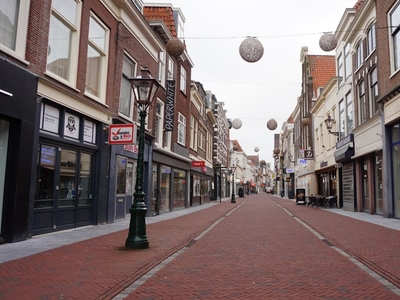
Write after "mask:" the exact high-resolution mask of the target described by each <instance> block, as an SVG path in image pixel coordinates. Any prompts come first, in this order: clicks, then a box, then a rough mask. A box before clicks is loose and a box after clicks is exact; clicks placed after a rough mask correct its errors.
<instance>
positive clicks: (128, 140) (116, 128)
mask: <svg viewBox="0 0 400 300" xmlns="http://www.w3.org/2000/svg"><path fill="white" fill-rule="evenodd" d="M135 139H136V130H135V125H134V124H112V125H110V127H109V128H108V143H109V144H110V145H121V144H122V145H125V144H127V145H129V144H133V142H134V141H135Z"/></svg>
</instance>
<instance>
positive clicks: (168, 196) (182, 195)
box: [149, 147, 191, 216]
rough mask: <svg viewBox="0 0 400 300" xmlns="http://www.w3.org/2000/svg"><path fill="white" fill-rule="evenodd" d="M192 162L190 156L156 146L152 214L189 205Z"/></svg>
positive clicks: (153, 168) (154, 152) (153, 163)
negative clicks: (183, 155)
mask: <svg viewBox="0 0 400 300" xmlns="http://www.w3.org/2000/svg"><path fill="white" fill-rule="evenodd" d="M190 164H191V160H190V159H189V158H186V157H182V156H181V155H177V154H175V153H173V152H170V151H167V150H165V149H162V148H158V147H156V148H154V151H153V161H152V183H151V184H152V189H151V190H152V196H151V205H150V207H151V209H150V212H149V213H150V215H152V216H155V215H159V214H163V213H167V212H171V211H175V210H179V209H184V208H186V207H188V205H189V201H188V199H189V189H190V186H189V179H190V178H189V176H190Z"/></svg>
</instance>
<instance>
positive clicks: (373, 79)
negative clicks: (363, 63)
mask: <svg viewBox="0 0 400 300" xmlns="http://www.w3.org/2000/svg"><path fill="white" fill-rule="evenodd" d="M373 74H375V76H373ZM368 83H369V99H370V108H371V114H372V116H374V115H375V114H376V113H377V112H378V107H379V106H378V104H377V103H376V100H377V98H378V92H379V86H378V69H377V67H376V66H374V67H372V68H371V70H370V72H369V73H368Z"/></svg>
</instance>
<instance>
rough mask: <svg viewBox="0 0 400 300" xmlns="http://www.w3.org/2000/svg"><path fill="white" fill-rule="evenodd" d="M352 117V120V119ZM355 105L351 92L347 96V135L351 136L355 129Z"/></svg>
mask: <svg viewBox="0 0 400 300" xmlns="http://www.w3.org/2000/svg"><path fill="white" fill-rule="evenodd" d="M350 117H351V119H350ZM354 125H355V124H354V105H353V94H352V93H351V91H350V92H349V93H347V95H346V134H347V135H349V134H350V133H351V132H352V131H353V129H354Z"/></svg>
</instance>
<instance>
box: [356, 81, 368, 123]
mask: <svg viewBox="0 0 400 300" xmlns="http://www.w3.org/2000/svg"><path fill="white" fill-rule="evenodd" d="M361 86H363V91H361ZM365 92H366V91H365V80H361V81H360V82H359V83H358V84H357V93H358V105H359V108H360V114H359V116H360V124H359V125H361V124H363V123H365V122H366V121H367V120H368V115H367V114H368V112H367V105H368V103H366V98H365V97H366V95H365Z"/></svg>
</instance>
